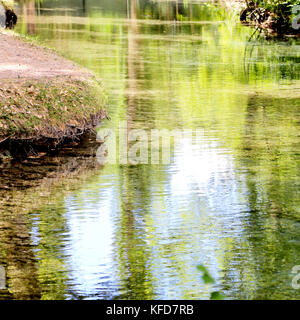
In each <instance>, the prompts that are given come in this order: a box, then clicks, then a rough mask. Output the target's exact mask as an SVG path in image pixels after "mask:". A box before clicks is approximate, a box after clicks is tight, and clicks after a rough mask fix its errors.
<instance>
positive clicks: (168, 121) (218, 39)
mask: <svg viewBox="0 0 300 320" xmlns="http://www.w3.org/2000/svg"><path fill="white" fill-rule="evenodd" d="M94 2H95V3H93V1H91V3H90V4H89V6H87V7H86V8H85V10H82V7H81V4H82V3H81V1H78V2H76V1H69V2H67V1H65V2H63V1H61V2H60V5H61V8H57V7H56V6H57V2H52V1H50V0H47V1H43V3H42V8H41V10H38V9H37V8H36V9H35V10H33V8H34V7H33V6H34V3H33V2H29V3H28V4H27V5H23V7H22V22H21V23H20V24H19V26H18V31H20V32H23V33H24V34H30V35H34V36H37V37H38V38H39V39H40V41H42V42H43V43H45V44H47V45H50V46H52V47H53V48H55V49H56V50H57V51H58V52H61V53H62V54H64V55H65V56H67V57H68V58H70V59H73V60H74V61H76V62H77V63H79V64H81V65H83V66H85V67H87V68H89V69H90V70H92V71H93V72H94V73H95V74H96V75H97V77H98V78H100V79H101V80H102V82H103V84H104V87H105V89H106V91H107V94H108V97H109V103H108V111H109V114H110V116H111V118H112V120H111V121H107V122H105V123H104V124H103V127H105V128H108V129H113V130H114V131H115V132H116V134H117V135H118V134H119V133H118V132H119V131H118V130H119V123H120V122H121V121H125V123H126V125H127V127H128V129H129V130H133V129H136V128H139V129H144V130H146V132H147V134H149V135H150V131H151V129H168V130H178V131H180V132H187V131H189V130H194V131H195V130H198V131H200V132H201V134H200V135H197V136H196V137H194V139H192V140H190V139H185V138H184V139H182V140H181V141H180V142H179V143H177V144H174V145H172V147H171V161H170V163H169V164H162V163H160V164H152V165H151V164H138V165H126V164H123V165H122V164H107V165H105V166H104V168H102V169H96V168H94V169H93V170H89V172H88V174H87V175H84V178H82V173H80V174H78V176H76V177H75V178H74V177H72V179H70V178H68V175H67V174H66V175H65V178H64V179H63V181H64V182H63V184H62V185H60V186H57V185H56V184H54V185H51V187H49V186H48V185H46V186H43V187H40V188H32V189H27V190H26V192H25V191H20V192H19V193H20V194H19V198H17V199H14V197H13V196H12V199H13V200H11V198H9V201H10V206H9V208H10V210H11V211H12V212H14V206H16V207H17V208H22V210H23V212H22V216H20V217H19V216H18V214H19V213H20V211H18V214H16V213H15V214H16V215H17V217H14V218H13V219H15V220H12V221H16V219H19V220H17V221H18V222H17V227H16V228H18V226H19V225H20V227H19V228H21V229H22V228H23V229H22V230H23V231H22V233H23V234H24V233H26V232H27V234H28V235H30V237H29V238H28V237H27V238H26V235H25V236H24V237H25V238H26V239H27V241H28V247H29V248H27V247H26V248H27V249H26V250H27V251H26V252H25V254H22V255H21V257H22V259H21V258H18V257H19V256H20V255H18V254H16V255H15V256H14V255H12V257H11V258H10V255H9V253H8V252H12V251H13V250H23V249H22V248H23V247H22V246H21V249H20V247H19V246H18V245H17V244H18V243H17V244H16V245H15V246H13V245H8V244H7V242H9V241H14V240H9V239H12V238H13V239H15V238H14V237H12V236H11V235H10V236H8V235H9V233H8V232H6V233H5V232H4V233H3V236H2V238H1V241H2V242H3V244H2V246H3V248H4V250H6V251H5V252H6V254H7V256H6V260H5V261H6V264H7V269H8V272H11V274H13V275H14V277H15V278H16V279H15V283H14V281H13V280H11V281H10V282H9V286H10V287H11V291H13V292H14V291H15V292H17V293H18V295H19V297H21V298H28V297H30V295H32V296H35V295H36V296H37V297H39V296H41V297H42V298H44V299H95V298H97V299H206V298H209V296H210V293H211V292H212V291H221V292H222V293H223V294H224V295H225V296H226V297H227V298H228V299H284V298H289V299H293V298H299V291H297V290H295V289H293V288H292V285H291V281H292V277H293V275H292V273H291V270H292V268H293V266H294V265H298V264H300V210H299V204H300V194H299V193H300V192H299V184H300V179H299V164H300V160H299V146H300V145H299V142H300V138H299V120H300V108H299V107H300V103H299V92H300V82H299V70H300V69H299V61H300V50H299V49H300V47H299V42H297V41H296V40H293V39H290V40H288V41H272V40H265V39H264V38H263V37H261V38H259V39H257V38H256V37H253V38H252V39H251V40H250V41H249V39H250V37H251V34H252V33H253V31H254V30H253V29H250V28H246V27H242V26H240V25H239V24H236V23H235V20H236V18H235V17H234V16H233V15H231V14H229V13H225V12H224V10H223V9H222V8H218V7H214V6H206V5H192V6H187V7H184V6H182V5H179V7H178V9H176V5H175V3H172V2H171V3H168V4H167V3H165V2H160V3H159V4H156V3H153V2H150V1H146V0H145V1H135V0H132V1H130V8H126V1H102V2H101V3H102V4H103V5H102V7H99V5H97V4H96V1H94ZM69 9H72V10H69ZM176 10H177V20H178V21H175V20H174V17H175V16H176ZM37 199H38V200H37ZM11 208H12V209H11ZM18 210H19V209H18ZM24 213H25V214H26V219H25V218H24V217H23V215H24ZM18 217H19V218H18ZM6 219H12V218H6ZM23 224H24V227H23ZM25 226H26V227H25ZM1 230H5V229H1ZM14 232H15V233H16V234H17V233H18V231H16V230H15V231H14ZM13 234H14V233H13ZM15 241H17V240H15ZM22 252H24V250H23V251H22ZM16 259H19V260H21V261H20V262H18V261H17V262H16V261H15V260H16ZM198 264H203V265H205V266H206V267H207V268H208V270H209V271H210V273H211V275H212V276H213V277H214V279H215V284H212V285H206V284H204V283H203V281H202V278H201V273H200V272H199V271H198V270H197V268H196V266H197V265H198ZM10 265H11V268H10ZM26 265H27V269H28V265H29V266H30V270H31V271H30V272H29V271H28V272H27V273H26V272H25V273H24V272H23V271H24V269H26ZM9 268H10V269H9ZM27 269H26V270H27ZM32 270H34V272H32ZM24 274H25V275H24Z"/></svg>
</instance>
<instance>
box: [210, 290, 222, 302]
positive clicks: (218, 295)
mask: <svg viewBox="0 0 300 320" xmlns="http://www.w3.org/2000/svg"><path fill="white" fill-rule="evenodd" d="M224 299H225V297H224V296H223V295H222V294H221V293H220V292H219V291H214V292H212V293H211V294H210V300H224Z"/></svg>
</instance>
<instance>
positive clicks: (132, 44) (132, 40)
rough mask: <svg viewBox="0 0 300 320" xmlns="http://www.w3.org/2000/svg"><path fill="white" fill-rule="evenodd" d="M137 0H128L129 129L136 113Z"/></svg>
mask: <svg viewBox="0 0 300 320" xmlns="http://www.w3.org/2000/svg"><path fill="white" fill-rule="evenodd" d="M137 1H138V0H130V17H131V21H130V26H129V30H128V58H127V70H128V99H127V102H128V108H127V121H128V124H127V128H128V130H130V127H131V126H132V125H131V124H132V121H133V118H134V116H135V113H136V110H135V109H136V91H137V85H138V83H137V77H138V70H137V68H138V60H139V57H138V55H139V53H138V49H139V48H138V40H137V39H136V36H137V35H138V33H139V30H138V25H137V20H136V18H137V15H136V10H137Z"/></svg>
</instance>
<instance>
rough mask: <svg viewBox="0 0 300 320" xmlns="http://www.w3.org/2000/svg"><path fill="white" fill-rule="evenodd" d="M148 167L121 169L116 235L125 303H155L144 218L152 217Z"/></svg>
mask: <svg viewBox="0 0 300 320" xmlns="http://www.w3.org/2000/svg"><path fill="white" fill-rule="evenodd" d="M147 167H148V166H132V167H128V166H126V167H122V168H121V173H120V174H121V179H122V180H121V186H120V190H119V192H120V199H121V212H120V215H121V217H120V225H119V226H118V229H117V231H116V241H117V244H116V246H117V248H118V264H119V269H120V270H119V276H120V279H121V286H122V291H123V290H124V291H125V292H126V299H153V298H154V296H153V284H152V281H153V279H152V275H151V270H150V254H151V251H150V249H149V247H148V244H147V242H146V234H147V232H146V230H145V227H146V224H145V218H146V216H147V214H148V213H149V212H148V210H147V208H149V207H150V206H149V203H148V202H149V199H150V190H149V186H150V183H149V179H150V172H149V169H148V168H147Z"/></svg>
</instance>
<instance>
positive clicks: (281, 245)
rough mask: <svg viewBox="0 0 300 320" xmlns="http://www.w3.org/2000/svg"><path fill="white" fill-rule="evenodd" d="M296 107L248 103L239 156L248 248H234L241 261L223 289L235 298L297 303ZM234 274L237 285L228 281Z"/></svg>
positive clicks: (231, 263)
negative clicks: (293, 275) (294, 275)
mask: <svg viewBox="0 0 300 320" xmlns="http://www.w3.org/2000/svg"><path fill="white" fill-rule="evenodd" d="M296 103H297V102H296V99H290V100H288V99H285V110H282V109H281V106H282V100H281V99H275V98H274V99H270V98H267V97H260V96H252V97H250V99H249V102H248V106H247V111H246V121H245V135H244V137H243V140H244V143H243V145H242V148H241V151H240V155H239V158H240V159H241V160H240V161H242V163H245V164H247V168H248V171H247V173H246V186H247V194H248V196H247V203H248V206H249V213H248V215H247V216H246V217H245V218H244V224H245V236H244V237H243V238H245V239H247V243H238V242H237V243H236V244H235V246H234V248H233V250H234V251H235V250H236V251H238V252H240V256H239V259H240V261H237V259H238V258H237V257H235V258H234V259H232V258H230V259H229V260H227V261H226V262H225V265H226V266H225V268H224V269H225V270H230V272H228V273H227V272H226V273H225V277H224V282H225V288H226V289H227V290H228V291H229V292H230V293H231V294H230V296H234V297H235V298H244V299H245V298H248V299H249V298H251V299H265V298H268V299H281V298H287V297H290V298H295V292H294V290H293V289H292V287H291V277H290V272H291V269H292V267H293V266H294V265H296V264H298V245H297V243H298V242H299V240H300V237H299V234H298V232H297V227H296V221H297V219H298V213H297V208H299V202H300V201H299V196H298V192H297V190H296V189H295V187H294V186H295V182H296V181H297V179H299V171H298V168H297V167H298V166H299V159H297V155H296V154H295V149H294V143H295V141H296V138H297V135H296V133H297V132H299V127H298V125H297V124H296V123H294V127H293V125H292V126H290V123H291V122H290V121H291V120H292V119H294V118H295V117H296V114H295V110H296V109H295V108H294V106H295V105H296ZM297 127H298V128H297ZM274 129H275V130H274ZM283 150H284V152H283ZM297 163H298V166H297ZM291 240H292V241H291ZM233 270H235V271H236V275H237V277H238V278H239V280H238V281H237V279H234V278H232V276H230V275H232V274H234V273H233ZM236 284H238V285H239V288H237V287H236ZM266 293H267V295H266Z"/></svg>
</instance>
